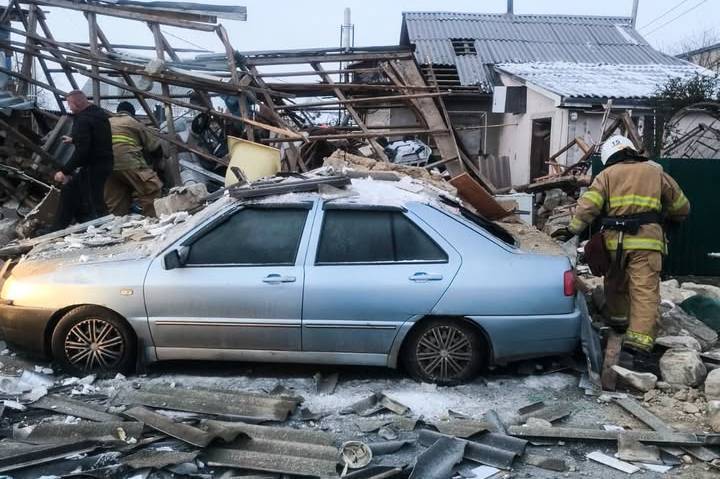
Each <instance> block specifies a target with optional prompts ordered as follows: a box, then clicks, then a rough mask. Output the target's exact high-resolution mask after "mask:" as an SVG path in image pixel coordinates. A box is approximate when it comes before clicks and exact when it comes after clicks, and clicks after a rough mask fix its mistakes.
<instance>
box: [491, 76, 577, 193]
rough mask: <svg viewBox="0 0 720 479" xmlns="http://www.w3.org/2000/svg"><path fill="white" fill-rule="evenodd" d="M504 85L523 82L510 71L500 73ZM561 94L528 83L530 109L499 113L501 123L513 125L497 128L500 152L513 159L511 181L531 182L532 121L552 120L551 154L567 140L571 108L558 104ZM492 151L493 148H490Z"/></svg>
mask: <svg viewBox="0 0 720 479" xmlns="http://www.w3.org/2000/svg"><path fill="white" fill-rule="evenodd" d="M501 78H502V83H503V85H507V86H522V84H521V83H519V82H518V81H516V80H514V79H513V78H511V77H509V76H507V75H501ZM558 103H559V98H558V97H557V96H555V95H552V94H549V93H546V92H541V91H539V90H535V89H533V88H532V87H530V86H528V90H527V109H526V112H525V113H519V114H513V113H506V114H503V115H498V117H499V120H500V122H501V123H503V124H505V123H510V124H512V125H509V126H504V127H502V128H498V130H500V131H499V133H498V148H497V153H496V154H497V156H507V157H508V158H509V159H510V175H511V179H512V184H514V185H522V184H526V183H529V182H530V181H531V178H530V145H531V143H532V122H533V120H538V119H541V118H550V119H551V120H552V125H551V133H550V154H551V155H552V153H553V152H555V151H557V150H559V149H560V148H562V147H563V146H564V145H566V144H567V142H568V112H567V111H566V110H563V109H560V108H558ZM490 153H492V151H491V152H490Z"/></svg>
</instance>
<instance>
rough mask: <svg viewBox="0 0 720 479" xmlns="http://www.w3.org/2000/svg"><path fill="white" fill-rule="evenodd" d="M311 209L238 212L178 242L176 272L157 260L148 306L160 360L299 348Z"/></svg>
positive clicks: (268, 208) (260, 208)
mask: <svg viewBox="0 0 720 479" xmlns="http://www.w3.org/2000/svg"><path fill="white" fill-rule="evenodd" d="M311 207H312V203H306V204H296V205H257V206H246V207H242V208H240V209H237V210H235V211H232V212H230V213H227V214H225V215H224V216H223V217H221V218H219V219H216V220H215V221H213V222H212V224H210V225H209V226H207V227H205V228H201V229H200V230H199V231H198V232H197V233H195V234H193V235H191V236H190V237H189V238H187V239H185V240H183V241H181V242H180V244H179V245H178V246H179V247H181V248H183V249H184V248H188V249H187V250H185V251H186V258H187V259H186V261H184V264H183V265H181V266H180V267H177V268H174V269H170V270H168V269H166V267H165V266H164V262H163V257H162V256H161V257H159V258H157V259H156V260H155V261H154V262H153V264H152V265H151V267H150V270H149V271H148V275H147V278H146V281H145V302H146V305H147V313H148V321H149V324H150V330H151V333H152V337H153V341H154V343H155V346H156V348H157V353H158V356H159V358H160V359H163V356H168V355H169V356H173V357H176V356H177V352H178V351H177V350H176V349H174V348H205V349H218V350H227V349H251V350H279V351H298V350H300V346H301V344H300V334H301V330H300V326H301V311H302V290H303V280H304V277H303V265H302V261H303V259H304V254H300V252H304V251H305V249H306V247H307V241H308V236H309V231H308V232H306V231H305V230H306V228H305V226H306V224H310V222H311V220H310V217H311V215H310V214H309V213H311ZM308 229H309V228H308ZM206 357H207V356H206Z"/></svg>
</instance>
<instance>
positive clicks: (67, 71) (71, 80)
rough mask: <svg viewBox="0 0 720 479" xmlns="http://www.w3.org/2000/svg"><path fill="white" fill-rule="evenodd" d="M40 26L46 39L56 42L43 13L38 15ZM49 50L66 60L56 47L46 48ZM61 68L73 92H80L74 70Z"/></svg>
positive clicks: (65, 67) (64, 66)
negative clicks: (73, 73)
mask: <svg viewBox="0 0 720 479" xmlns="http://www.w3.org/2000/svg"><path fill="white" fill-rule="evenodd" d="M38 24H39V25H40V29H41V30H42V31H43V34H44V35H45V37H47V38H48V39H50V40H55V37H53V34H52V31H50V27H48V25H47V22H46V21H45V14H44V13H43V12H40V15H38ZM46 48H47V50H48V51H49V52H50V53H51V54H52V55H53V56H55V57H57V58H64V57H63V56H62V54H61V53H60V50H58V49H57V48H55V47H49V46H46ZM60 68H61V69H62V71H63V72H65V77H66V78H67V79H68V82H69V83H70V86H71V87H72V89H73V90H79V89H80V87H79V86H78V84H77V81H76V80H75V77H74V76H73V75H72V70H71V69H70V68H69V67H67V66H66V65H60Z"/></svg>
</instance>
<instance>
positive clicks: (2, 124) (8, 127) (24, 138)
mask: <svg viewBox="0 0 720 479" xmlns="http://www.w3.org/2000/svg"><path fill="white" fill-rule="evenodd" d="M0 127H2V128H3V129H4V130H5V131H6V132H8V133H9V134H10V135H11V136H14V137H15V138H17V139H18V140H20V143H22V144H23V145H25V147H26V148H28V149H30V150H31V151H32V152H33V153H36V154H38V155H40V156H41V157H43V158H44V159H46V160H48V161H53V157H52V156H51V155H50V153H48V152H47V151H45V150H43V149H42V148H40V147H39V146H38V145H37V144H36V143H35V142H34V141H32V140H31V139H30V138H28V137H27V136H25V135H24V134H22V133H21V132H20V131H19V130H17V129H16V128H15V127H13V126H11V125H10V124H9V123H7V122H6V121H5V120H3V119H2V118H0Z"/></svg>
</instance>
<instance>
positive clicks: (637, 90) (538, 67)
mask: <svg viewBox="0 0 720 479" xmlns="http://www.w3.org/2000/svg"><path fill="white" fill-rule="evenodd" d="M495 68H496V70H498V71H500V72H503V73H508V74H511V75H514V76H516V77H518V78H520V79H522V80H524V81H526V82H528V83H532V84H533V85H536V86H539V87H541V88H544V89H546V90H549V91H551V92H553V93H556V94H558V95H560V96H563V97H566V98H625V99H645V98H651V97H653V96H654V95H655V92H656V91H657V89H658V87H660V86H662V85H663V84H665V83H666V82H667V81H668V80H669V79H671V78H677V77H680V78H692V77H693V76H695V74H698V73H699V74H711V72H710V71H709V70H706V69H704V68H702V67H699V66H697V65H692V64H689V63H685V64H682V65H659V64H652V65H609V64H604V63H569V62H531V63H502V64H499V65H497V66H496V67H495Z"/></svg>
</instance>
